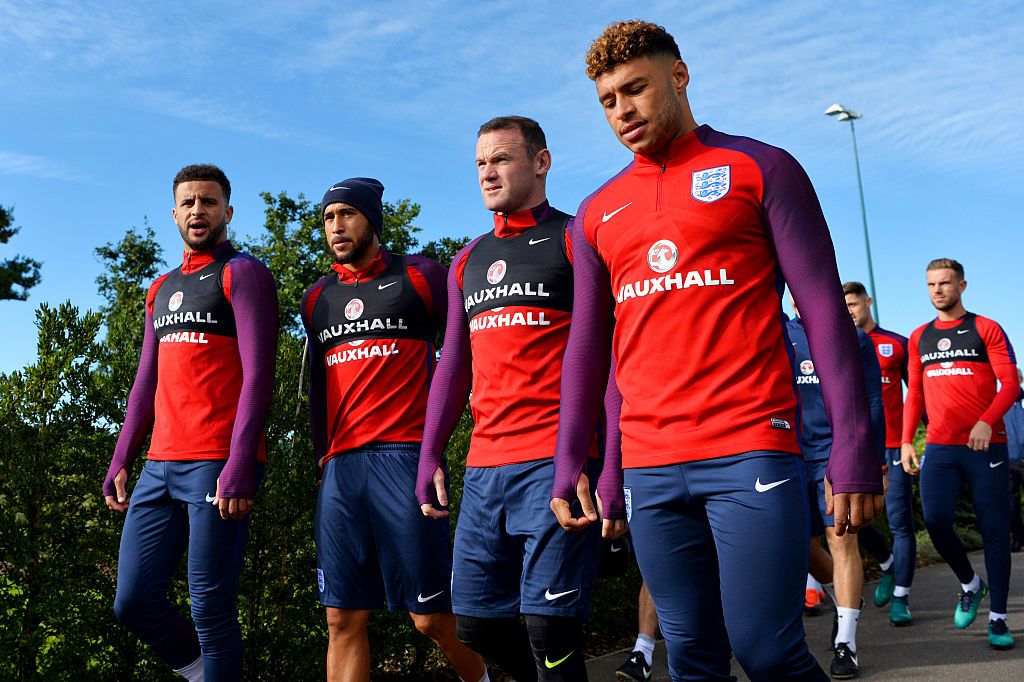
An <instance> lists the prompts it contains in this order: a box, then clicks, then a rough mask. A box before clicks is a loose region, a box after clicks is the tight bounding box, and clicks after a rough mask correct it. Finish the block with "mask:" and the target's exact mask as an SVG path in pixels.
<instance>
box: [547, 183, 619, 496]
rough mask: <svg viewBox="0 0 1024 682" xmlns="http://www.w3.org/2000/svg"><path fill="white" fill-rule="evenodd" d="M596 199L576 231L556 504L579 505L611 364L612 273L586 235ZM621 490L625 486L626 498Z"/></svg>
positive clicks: (581, 216)
mask: <svg viewBox="0 0 1024 682" xmlns="http://www.w3.org/2000/svg"><path fill="white" fill-rule="evenodd" d="M593 196H594V195H591V196H590V197H588V198H587V199H586V200H585V201H584V202H583V204H582V205H581V206H580V209H579V211H578V212H577V213H576V218H575V220H573V226H572V252H573V302H572V325H571V326H570V328H569V342H568V344H567V345H566V348H565V356H564V357H563V359H562V398H561V408H560V412H559V416H558V443H557V445H556V446H555V482H554V485H553V487H552V490H551V497H552V498H558V499H562V500H574V499H576V482H577V481H578V480H579V477H580V473H582V471H583V468H584V466H586V463H587V451H588V449H589V446H590V442H591V439H592V438H593V434H594V429H595V428H596V427H597V422H598V419H599V417H600V413H601V395H602V394H603V393H605V389H606V387H607V386H606V382H607V380H608V369H609V365H610V359H611V331H612V294H611V285H610V284H609V281H610V280H609V277H608V270H607V269H606V268H605V265H604V263H603V262H601V259H600V258H599V257H598V255H597V251H595V250H594V247H593V245H592V244H591V243H590V240H588V239H587V237H586V234H585V232H584V230H583V223H584V216H585V215H586V208H587V206H588V205H589V204H590V201H591V199H592V198H593ZM617 421H618V420H617V419H616V422H617ZM620 476H621V474H620ZM599 485H600V483H599ZM621 488H622V486H621V485H619V493H620V495H621V492H622V490H621ZM603 499H604V496H603V495H602V500H603Z"/></svg>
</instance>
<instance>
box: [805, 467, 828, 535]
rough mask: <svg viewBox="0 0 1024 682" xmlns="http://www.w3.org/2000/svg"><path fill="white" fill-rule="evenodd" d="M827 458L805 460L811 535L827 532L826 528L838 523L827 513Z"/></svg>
mask: <svg viewBox="0 0 1024 682" xmlns="http://www.w3.org/2000/svg"><path fill="white" fill-rule="evenodd" d="M827 468H828V460H827V459H819V460H815V461H810V462H808V461H806V460H805V461H804V471H805V472H806V477H807V511H808V513H809V514H810V515H811V537H818V536H819V535H824V534H825V528H826V527H828V528H832V527H834V526H835V525H836V521H835V518H834V517H833V516H832V515H831V514H826V513H825V470H826V469H827Z"/></svg>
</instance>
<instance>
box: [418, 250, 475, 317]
mask: <svg viewBox="0 0 1024 682" xmlns="http://www.w3.org/2000/svg"><path fill="white" fill-rule="evenodd" d="M405 258H406V263H408V264H409V265H411V266H413V267H414V268H416V270H417V271H419V273H420V274H421V275H423V279H425V280H427V284H428V285H429V286H430V298H431V299H432V303H433V305H434V315H435V317H436V318H437V319H438V320H439V321H440V322H441V323H442V324H443V323H444V322H445V321H446V320H447V319H448V291H447V287H446V285H445V282H446V273H447V271H448V268H446V267H445V266H443V265H441V264H440V263H438V262H437V261H436V260H434V259H432V258H427V257H426V256H406V257H405ZM460 300H461V299H460Z"/></svg>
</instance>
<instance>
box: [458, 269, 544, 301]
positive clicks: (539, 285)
mask: <svg viewBox="0 0 1024 682" xmlns="http://www.w3.org/2000/svg"><path fill="white" fill-rule="evenodd" d="M503 262H504V261H498V262H497V263H495V264H494V265H497V264H498V263H503ZM494 265H492V266H491V268H494ZM490 273H491V271H490V270H488V271H487V281H489V282H490V281H491V274H490ZM504 276H505V273H504V272H502V274H501V277H504ZM497 281H499V282H500V281H501V278H498V280H497ZM493 283H494V282H492V284H493ZM512 296H535V297H538V298H549V297H550V296H551V293H550V292H548V291H546V290H545V289H544V282H536V283H534V282H513V283H511V284H502V285H501V286H495V287H488V288H486V289H481V290H480V291H474V292H473V293H471V294H469V295H468V296H466V300H465V301H464V303H465V306H466V312H469V309H470V308H472V307H473V306H475V305H479V304H480V303H483V302H485V301H498V300H501V299H503V298H510V297H512Z"/></svg>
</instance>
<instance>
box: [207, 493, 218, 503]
mask: <svg viewBox="0 0 1024 682" xmlns="http://www.w3.org/2000/svg"><path fill="white" fill-rule="evenodd" d="M216 499H217V498H216V497H214V496H213V495H211V494H210V493H206V501H207V502H213V501H214V500H216Z"/></svg>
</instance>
